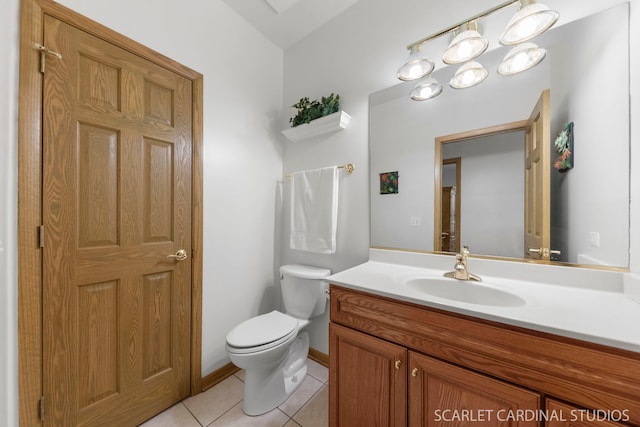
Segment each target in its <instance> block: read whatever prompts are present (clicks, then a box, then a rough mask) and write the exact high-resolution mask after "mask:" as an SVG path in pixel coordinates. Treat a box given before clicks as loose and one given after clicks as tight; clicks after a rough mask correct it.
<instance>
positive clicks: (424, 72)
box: [396, 46, 435, 82]
mask: <svg viewBox="0 0 640 427" xmlns="http://www.w3.org/2000/svg"><path fill="white" fill-rule="evenodd" d="M434 67H435V65H434V63H433V61H431V60H430V59H429V58H427V57H426V56H425V55H424V54H421V53H420V46H413V47H412V48H411V54H410V55H409V59H407V62H405V63H404V64H403V65H402V66H401V67H400V68H399V69H398V72H397V73H396V77H398V78H399V79H400V80H402V81H405V82H406V81H411V80H417V79H421V78H423V77H424V76H428V75H429V74H431V72H432V71H433V68H434Z"/></svg>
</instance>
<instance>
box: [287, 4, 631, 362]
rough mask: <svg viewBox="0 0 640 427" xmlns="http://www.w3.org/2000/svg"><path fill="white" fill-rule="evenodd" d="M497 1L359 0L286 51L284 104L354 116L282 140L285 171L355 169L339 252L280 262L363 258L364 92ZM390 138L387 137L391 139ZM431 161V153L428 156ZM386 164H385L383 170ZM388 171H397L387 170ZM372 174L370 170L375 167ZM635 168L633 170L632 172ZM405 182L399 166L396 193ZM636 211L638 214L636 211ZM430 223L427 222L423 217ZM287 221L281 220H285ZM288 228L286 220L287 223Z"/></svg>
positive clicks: (573, 8)
mask: <svg viewBox="0 0 640 427" xmlns="http://www.w3.org/2000/svg"><path fill="white" fill-rule="evenodd" d="M619 3H622V1H620V0H604V1H600V0H589V1H583V2H575V1H571V0H556V1H554V2H553V4H552V5H551V6H552V7H554V8H556V9H558V10H560V12H561V18H560V23H562V22H570V21H573V20H575V19H578V18H581V17H584V16H587V15H590V14H593V13H595V12H597V11H600V10H603V9H605V8H607V7H610V6H613V5H616V4H619ZM494 5H495V2H494V1H491V0H482V1H476V2H473V6H470V3H469V2H465V1H463V0H451V1H446V2H444V1H442V2H437V3H436V2H425V1H421V0H406V1H403V2H402V3H401V4H399V3H398V2H393V1H390V0H360V1H359V2H358V3H356V4H355V5H354V6H352V7H351V8H349V9H347V10H346V11H345V12H344V13H342V14H341V15H340V16H338V17H336V18H335V19H334V20H332V21H331V22H329V23H328V24H327V25H325V26H324V27H322V28H320V29H319V30H317V31H315V32H314V33H312V34H311V35H310V36H308V37H307V38H305V39H304V40H303V41H302V42H300V43H298V44H297V45H295V46H293V47H291V48H289V49H287V50H286V51H285V58H284V59H285V87H284V102H285V105H291V104H293V103H294V102H296V101H297V100H298V99H299V98H300V97H302V96H309V97H312V98H314V97H320V96H322V95H326V94H328V93H330V92H338V93H340V95H341V97H342V98H343V108H344V109H345V110H346V111H347V112H349V113H350V114H351V115H352V116H353V124H352V125H351V126H350V127H349V128H348V129H347V130H346V131H345V132H343V133H342V134H340V135H334V136H332V137H331V138H329V139H327V140H321V141H316V142H307V143H302V144H298V145H294V144H292V143H288V144H285V156H284V159H285V163H284V165H285V170H287V171H288V170H297V169H305V168H311V167H319V166H325V165H327V164H335V163H340V162H343V161H351V162H353V163H355V164H356V166H357V167H359V169H356V172H355V173H354V175H353V176H352V177H348V178H346V179H345V180H344V181H349V187H347V188H345V187H343V196H344V192H347V191H348V195H347V197H348V202H347V203H345V204H342V205H341V206H340V208H341V209H342V210H341V222H340V223H339V226H338V227H339V232H338V233H339V234H338V242H339V243H338V245H339V246H338V253H337V254H336V255H335V256H323V255H317V256H316V255H310V254H304V253H295V252H294V251H290V250H288V249H286V248H285V249H284V253H283V261H284V262H306V263H309V264H312V265H322V266H325V267H329V268H332V270H334V271H338V270H341V269H343V268H345V267H348V266H351V265H354V264H357V263H358V262H361V261H364V260H366V259H367V247H368V246H369V239H368V237H367V236H368V231H364V230H363V229H364V228H367V226H368V223H369V216H368V204H367V200H368V194H369V185H370V183H369V181H368V180H367V179H366V177H363V175H364V174H362V175H360V172H364V169H365V166H364V165H367V164H368V160H369V159H368V148H367V147H368V136H369V134H368V129H367V124H366V122H367V115H368V111H367V109H368V107H367V105H368V97H369V94H371V93H373V92H377V91H380V90H382V89H384V88H387V87H389V86H392V85H395V84H397V80H396V78H395V72H396V70H397V68H398V66H399V65H400V64H401V63H402V62H404V60H405V59H406V56H407V51H406V50H405V46H406V45H407V44H409V43H411V42H413V41H415V40H418V39H420V38H422V37H424V36H426V35H429V34H432V33H434V32H437V31H438V30H440V29H442V28H443V27H445V26H447V25H451V24H452V23H455V22H459V21H462V20H463V19H464V18H466V17H468V16H470V15H471V14H473V13H477V12H480V11H483V10H485V9H488V8H490V7H492V6H494ZM639 27H640V12H639V11H638V3H637V1H636V0H633V2H632V4H631V26H630V28H631V37H630V38H631V46H630V51H631V52H636V51H638V49H640V28H639ZM630 75H631V76H632V77H631V79H632V80H631V95H632V99H633V94H634V93H635V94H636V95H635V99H636V101H635V103H634V101H633V100H632V105H631V125H632V128H631V138H632V144H636V143H637V141H636V140H637V139H638V137H637V136H636V134H637V133H638V132H639V131H638V129H640V108H638V107H637V103H638V101H637V99H638V97H640V94H638V90H639V89H638V84H639V83H638V78H637V77H635V80H634V76H640V57H639V56H638V55H632V58H631V71H630ZM288 117H289V116H288V115H285V116H283V118H282V122H281V126H283V127H285V126H287V120H288ZM393 141H394V139H389V144H393ZM427 160H429V159H427ZM632 163H633V168H634V170H636V171H637V170H640V150H632ZM383 169H384V168H383ZM388 170H396V169H395V168H393V167H392V168H390V169H388ZM372 172H373V171H372ZM636 173H637V172H636ZM631 182H632V188H631V200H632V219H631V236H632V238H631V243H630V244H631V269H632V270H634V271H638V270H640V219H638V216H639V214H638V212H639V211H640V180H638V179H635V174H634V175H633V176H632V178H631ZM403 186H404V181H403V175H402V171H400V191H401V192H402V191H403V190H402V189H403ZM634 212H635V216H634ZM427 223H428V220H427ZM285 224H286V220H285ZM285 229H286V226H285ZM325 336H326V316H325V317H323V318H321V319H318V321H316V322H314V324H313V327H312V345H314V347H316V348H319V349H321V350H322V349H326V341H324V340H325Z"/></svg>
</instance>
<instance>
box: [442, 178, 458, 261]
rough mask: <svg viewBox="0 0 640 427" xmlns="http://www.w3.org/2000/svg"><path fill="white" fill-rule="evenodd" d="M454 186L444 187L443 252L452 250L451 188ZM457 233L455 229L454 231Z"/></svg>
mask: <svg viewBox="0 0 640 427" xmlns="http://www.w3.org/2000/svg"><path fill="white" fill-rule="evenodd" d="M452 189H453V187H442V233H440V235H441V236H442V247H441V248H440V250H441V251H443V252H451V234H452V230H451V190H452ZM453 233H455V231H454V232H453Z"/></svg>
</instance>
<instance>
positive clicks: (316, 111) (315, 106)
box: [289, 93, 340, 127]
mask: <svg viewBox="0 0 640 427" xmlns="http://www.w3.org/2000/svg"><path fill="white" fill-rule="evenodd" d="M292 107H293V108H295V109H297V110H298V113H297V114H296V115H295V116H294V117H292V118H290V119H289V123H291V127H296V126H298V125H301V124H304V123H309V122H311V121H312V120H315V119H318V118H320V117H324V116H328V115H329V114H333V113H337V112H338V111H339V110H340V95H334V94H333V93H332V94H331V95H329V96H327V97H324V96H323V97H322V98H321V99H320V101H318V100H316V99H314V100H313V101H310V100H309V98H308V97H304V98H300V101H298V102H296V103H295V104H293V105H292Z"/></svg>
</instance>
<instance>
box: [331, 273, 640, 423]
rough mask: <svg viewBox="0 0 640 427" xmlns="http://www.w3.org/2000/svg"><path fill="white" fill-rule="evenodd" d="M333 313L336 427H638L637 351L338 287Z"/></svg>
mask: <svg viewBox="0 0 640 427" xmlns="http://www.w3.org/2000/svg"><path fill="white" fill-rule="evenodd" d="M330 310H331V322H330V324H329V335H330V337H329V356H330V371H329V374H330V379H329V425H330V426H334V427H338V426H339V427H345V426H347V427H352V426H374V425H375V426H407V425H408V426H412V427H413V426H452V425H482V426H491V425H512V426H548V427H569V426H571V427H591V426H594V427H595V426H599V427H613V426H623V425H624V426H629V425H633V426H640V355H638V354H637V353H634V352H630V351H625V350H621V349H614V348H610V347H606V346H602V345H597V344H593V343H587V342H584V341H579V340H575V339H570V338H565V337H560V336H556V335H553V334H548V333H543V332H538V331H533V330H530V329H524V328H519V327H515V326H511V325H506V324H502V323H497V322H491V321H487V320H483V319H479V318H475V317H470V316H465V315H461V314H456V313H452V312H449V311H444V310H438V309H434V308H430V307H426V306H422V305H418V304H413V303H408V302H403V301H399V300H395V299H391V298H386V297H381V296H377V295H373V294H369V293H365V292H361V291H356V290H352V289H347V288H344V287H341V286H337V285H331V304H330ZM562 402H571V404H567V403H562ZM554 408H557V409H558V411H560V412H562V413H563V414H564V416H563V417H555V418H554V417H548V416H549V415H550V414H551V413H552V410H553V409H554ZM587 410H589V411H595V413H598V412H600V413H607V414H614V415H616V414H618V413H622V412H621V411H624V418H620V419H621V420H622V421H624V422H623V423H618V424H616V423H615V422H612V421H602V420H596V421H593V422H591V421H590V420H592V419H593V417H591V416H590V417H587V416H583V417H581V418H578V417H575V416H573V414H576V413H578V414H580V413H583V414H586V413H587ZM445 411H446V412H445ZM572 411H573V412H572ZM589 413H590V414H592V413H594V412H589ZM465 417H466V420H465V419H463V418H465ZM483 417H484V418H483ZM456 418H457V419H456ZM465 421H466V422H465ZM590 422H591V423H590Z"/></svg>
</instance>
